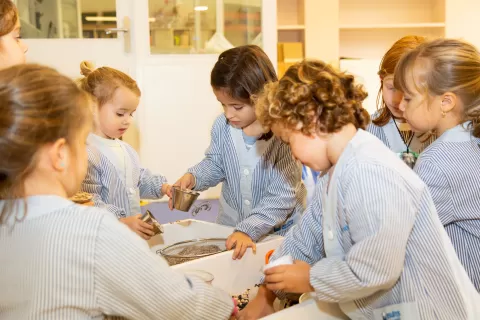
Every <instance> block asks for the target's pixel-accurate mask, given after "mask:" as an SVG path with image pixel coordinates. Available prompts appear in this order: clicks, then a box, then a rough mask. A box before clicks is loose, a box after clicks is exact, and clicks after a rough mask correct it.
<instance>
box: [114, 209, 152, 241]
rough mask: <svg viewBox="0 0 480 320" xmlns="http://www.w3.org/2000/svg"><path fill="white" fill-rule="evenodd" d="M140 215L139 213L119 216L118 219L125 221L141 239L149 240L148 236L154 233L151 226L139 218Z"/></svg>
mask: <svg viewBox="0 0 480 320" xmlns="http://www.w3.org/2000/svg"><path fill="white" fill-rule="evenodd" d="M141 216H142V215H141V214H137V215H136V216H131V217H127V218H121V219H120V221H121V222H123V223H125V224H126V225H127V226H128V227H129V228H130V229H131V230H132V231H133V232H135V233H136V234H138V235H139V236H140V237H142V238H143V239H145V240H150V238H151V237H152V236H153V235H155V233H154V232H153V226H152V225H150V224H148V223H146V222H144V221H142V219H140V217H141Z"/></svg>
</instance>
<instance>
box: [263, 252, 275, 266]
mask: <svg viewBox="0 0 480 320" xmlns="http://www.w3.org/2000/svg"><path fill="white" fill-rule="evenodd" d="M274 251H275V250H270V251H268V252H267V254H266V255H265V264H268V262H269V261H270V257H271V256H272V254H273V252H274Z"/></svg>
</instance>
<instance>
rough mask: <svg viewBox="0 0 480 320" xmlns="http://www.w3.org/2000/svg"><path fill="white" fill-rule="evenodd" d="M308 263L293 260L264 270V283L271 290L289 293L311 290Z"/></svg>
mask: <svg viewBox="0 0 480 320" xmlns="http://www.w3.org/2000/svg"><path fill="white" fill-rule="evenodd" d="M310 269H311V267H310V265H309V264H308V263H306V262H305V261H300V260H295V262H294V264H288V265H281V266H278V267H273V268H270V269H267V270H265V284H266V286H267V289H269V290H272V291H278V290H279V291H285V292H289V293H305V292H313V291H315V289H313V287H312V286H311V284H310Z"/></svg>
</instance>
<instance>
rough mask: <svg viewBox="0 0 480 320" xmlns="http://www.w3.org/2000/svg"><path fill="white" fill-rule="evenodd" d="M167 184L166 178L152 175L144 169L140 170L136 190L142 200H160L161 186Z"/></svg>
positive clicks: (161, 194) (161, 195)
mask: <svg viewBox="0 0 480 320" xmlns="http://www.w3.org/2000/svg"><path fill="white" fill-rule="evenodd" d="M165 183H167V178H165V177H164V176H162V175H154V174H152V173H151V172H150V170H148V169H146V168H140V179H139V181H138V188H139V189H140V197H142V198H143V199H160V198H161V197H163V196H164V194H163V192H162V186H163V185H164V184H165Z"/></svg>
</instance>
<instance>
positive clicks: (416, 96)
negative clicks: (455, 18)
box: [395, 39, 480, 291]
mask: <svg viewBox="0 0 480 320" xmlns="http://www.w3.org/2000/svg"><path fill="white" fill-rule="evenodd" d="M397 72H398V74H397ZM395 86H397V87H398V88H399V89H400V90H401V91H403V92H404V97H403V101H402V103H401V104H400V109H401V110H402V112H403V113H404V117H405V119H406V120H407V121H408V123H409V124H410V126H411V127H412V128H413V130H415V131H420V132H426V131H434V132H436V134H437V136H438V139H437V140H436V141H435V142H434V143H433V144H432V145H431V146H429V147H428V148H427V149H426V150H425V151H424V152H423V153H422V156H421V157H420V159H419V160H418V163H417V165H416V166H415V172H416V173H417V174H418V175H419V176H420V178H422V180H423V181H424V182H425V183H426V184H427V186H428V188H429V189H430V192H431V193H432V197H433V201H434V203H435V206H436V207H437V211H438V215H439V216H440V221H441V222H442V223H443V225H444V226H445V230H446V231H447V233H448V235H449V236H450V239H451V240H452V243H453V246H454V247H455V249H456V251H457V254H458V257H459V258H460V261H461V262H462V263H463V266H464V267H465V269H466V270H467V273H468V274H469V275H470V278H471V279H472V281H473V283H474V284H475V287H476V288H477V290H478V291H480V250H479V248H480V53H479V52H478V50H477V49H476V48H475V47H473V46H472V45H470V44H468V43H465V42H462V41H459V40H451V39H442V40H436V41H432V42H428V43H425V44H423V45H421V46H419V47H418V48H417V49H415V50H413V51H412V52H410V53H408V54H407V55H406V56H405V57H404V58H402V60H401V61H400V62H399V64H398V67H397V69H396V71H395Z"/></svg>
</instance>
